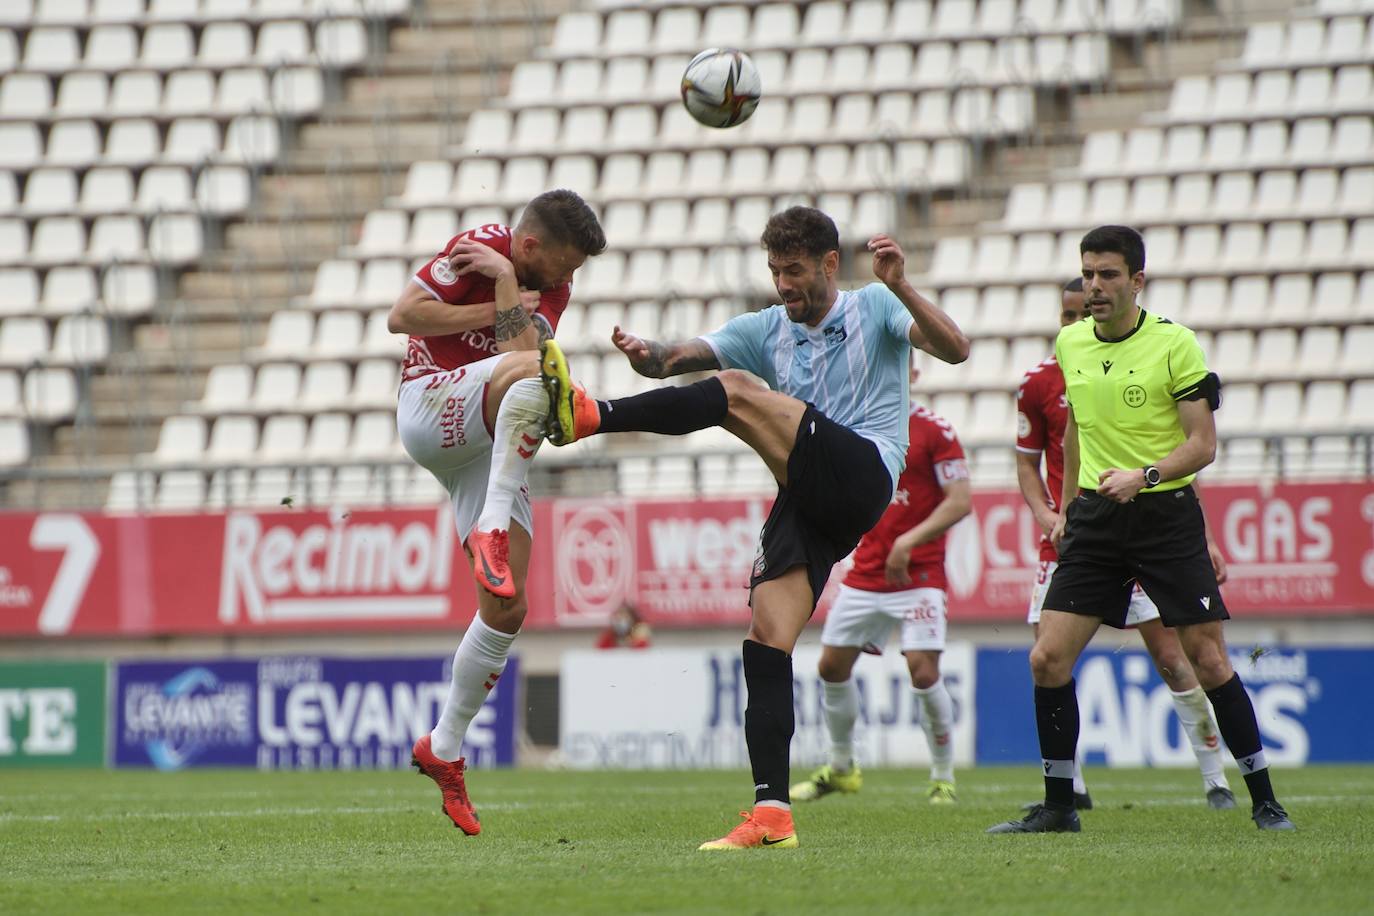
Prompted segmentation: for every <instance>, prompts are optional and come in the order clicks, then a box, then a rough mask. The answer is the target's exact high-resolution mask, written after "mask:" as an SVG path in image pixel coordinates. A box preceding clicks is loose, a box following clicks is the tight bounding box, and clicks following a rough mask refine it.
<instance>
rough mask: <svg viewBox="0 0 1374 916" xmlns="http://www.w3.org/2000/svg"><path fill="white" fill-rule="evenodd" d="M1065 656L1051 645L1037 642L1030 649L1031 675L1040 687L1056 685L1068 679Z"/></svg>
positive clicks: (1067, 665)
mask: <svg viewBox="0 0 1374 916" xmlns="http://www.w3.org/2000/svg"><path fill="white" fill-rule="evenodd" d="M1066 662H1067V656H1066V655H1065V654H1064V653H1063V652H1059V651H1057V650H1056V649H1055V648H1054V647H1053V646H1049V645H1046V644H1045V643H1044V642H1037V643H1036V644H1035V646H1034V647H1033V648H1032V649H1031V653H1030V667H1031V677H1032V678H1033V679H1034V680H1035V683H1036V684H1038V685H1040V686H1042V687H1057V686H1059V685H1060V684H1061V683H1063V682H1066V681H1067V680H1068V677H1067V674H1068V671H1067V669H1068V667H1069V664H1071V663H1067V664H1066Z"/></svg>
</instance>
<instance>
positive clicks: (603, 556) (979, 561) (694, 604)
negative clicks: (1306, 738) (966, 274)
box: [0, 483, 1374, 637]
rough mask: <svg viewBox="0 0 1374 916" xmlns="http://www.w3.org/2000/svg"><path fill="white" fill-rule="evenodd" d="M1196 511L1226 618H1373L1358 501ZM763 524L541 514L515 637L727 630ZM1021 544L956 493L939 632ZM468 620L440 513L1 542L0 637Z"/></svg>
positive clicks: (143, 527) (1373, 571)
mask: <svg viewBox="0 0 1374 916" xmlns="http://www.w3.org/2000/svg"><path fill="white" fill-rule="evenodd" d="M1205 501H1206V507H1207V515H1208V519H1209V523H1210V526H1211V528H1212V531H1213V533H1214V536H1215V537H1216V538H1217V540H1218V542H1219V543H1220V544H1221V545H1222V548H1223V552H1224V553H1225V554H1226V557H1227V559H1228V561H1229V562H1230V573H1231V579H1230V581H1229V582H1228V583H1227V585H1226V586H1225V594H1226V598H1227V603H1228V605H1230V607H1231V609H1232V611H1233V613H1234V614H1236V615H1239V616H1254V615H1275V616H1279V615H1282V616H1292V615H1303V616H1308V615H1311V616H1323V615H1350V614H1374V485H1371V484H1369V483H1321V484H1316V483H1314V484H1284V485H1275V486H1270V487H1260V486H1254V485H1246V486H1235V485H1219V484H1218V485H1210V486H1208V487H1207V490H1206V495H1205ZM767 512H768V500H766V499H701V500H681V501H677V500H675V501H665V500H645V501H621V500H546V501H541V502H539V503H537V504H536V507H535V527H536V538H535V551H534V558H533V561H532V563H531V573H530V581H529V595H530V615H529V618H528V620H527V622H526V626H528V627H532V628H543V629H550V628H560V627H587V626H598V625H600V624H602V623H604V621H605V619H606V615H607V614H608V613H609V612H610V611H611V610H612V609H614V608H615V607H616V606H617V605H618V604H620V603H621V602H624V601H629V602H633V603H634V604H636V605H637V606H638V607H639V608H640V610H641V611H642V612H643V613H644V615H645V616H646V618H647V619H648V620H649V621H651V622H652V623H653V624H654V625H656V626H660V627H677V626H706V625H714V624H729V625H735V624H740V623H743V622H744V621H745V620H747V618H748V607H747V599H748V593H747V591H746V589H745V583H746V582H747V580H748V573H749V567H750V564H751V563H752V561H753V558H754V550H755V544H756V540H757V537H758V531H759V528H760V527H761V526H762V524H763V519H764V518H765V516H766V515H767ZM1037 538H1038V531H1037V530H1036V529H1035V525H1034V522H1033V520H1032V519H1031V516H1030V513H1029V512H1028V511H1027V510H1026V509H1025V507H1024V505H1023V504H1022V502H1021V498H1020V496H1019V494H1017V493H1015V492H1013V491H1001V492H987V493H978V494H975V497H974V514H973V515H972V516H971V517H970V518H969V519H966V520H965V521H964V522H963V523H961V524H960V525H959V526H958V527H957V528H956V529H955V530H954V531H953V532H952V533H951V536H950V543H949V559H948V569H949V574H950V589H951V592H952V594H951V615H952V616H953V618H954V619H955V620H956V621H957V620H965V621H974V620H977V621H1002V620H1019V619H1022V618H1023V615H1024V613H1025V606H1026V600H1027V596H1028V594H1029V590H1030V583H1031V580H1032V578H1033V577H1034V574H1035V566H1036V561H1037V560H1036V558H1037ZM827 604H828V596H827V600H823V602H822V608H821V613H822V614H823V613H824V610H825V606H826V605H827ZM474 607H475V596H474V592H473V584H472V580H471V576H470V575H469V573H468V569H467V564H466V561H465V559H464V557H463V554H462V549H461V547H460V545H458V544H457V543H456V538H455V537H454V534H453V528H452V524H451V521H450V517H449V510H448V507H447V506H440V507H436V508H424V509H388V510H366V511H356V512H352V513H348V512H332V513H331V512H322V511H308V512H307V511H299V510H266V511H251V512H250V511H232V512H227V513H205V514H198V515H102V514H98V513H87V514H78V513H52V512H49V513H41V514H36V515H35V514H20V513H15V514H8V515H5V516H4V521H3V524H0V635H8V636H21V635H31V636H38V635H46V636H53V637H61V636H68V635H71V636H105V635H125V636H143V635H154V634H205V633H228V632H240V633H247V632H254V633H271V632H308V631H330V632H339V631H368V630H387V631H392V630H433V629H453V628H460V627H462V626H464V625H466V622H467V621H468V620H469V619H470V618H471V616H472V613H473V609H474Z"/></svg>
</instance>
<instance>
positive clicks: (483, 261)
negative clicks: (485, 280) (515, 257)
mask: <svg viewBox="0 0 1374 916" xmlns="http://www.w3.org/2000/svg"><path fill="white" fill-rule="evenodd" d="M448 263H449V266H450V267H452V268H453V272H454V273H456V274H458V276H460V277H461V276H462V275H463V274H468V273H479V274H481V275H482V276H484V277H490V278H492V279H493V280H495V279H497V278H498V277H501V276H503V275H505V274H510V275H511V276H514V274H515V268H514V267H513V266H512V265H511V262H510V259H509V258H507V257H506V256H505V255H503V254H501V252H499V251H497V250H496V249H495V248H492V247H490V246H489V245H483V244H482V243H481V242H478V241H475V240H473V239H459V240H458V241H456V242H454V243H453V248H452V249H450V250H449V253H448Z"/></svg>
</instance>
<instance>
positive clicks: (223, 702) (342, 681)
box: [111, 656, 518, 770]
mask: <svg viewBox="0 0 1374 916" xmlns="http://www.w3.org/2000/svg"><path fill="white" fill-rule="evenodd" d="M451 664H452V662H451V659H448V658H388V659H357V658H318V657H314V656H307V657H294V656H292V657H280V658H263V659H257V660H252V661H236V660H235V661H189V662H188V661H182V662H164V661H158V662H127V663H122V664H118V665H117V666H116V668H115V690H114V716H113V719H112V727H113V729H114V731H113V732H112V734H111V741H112V743H113V754H112V757H113V762H114V764H115V765H116V766H136V767H137V766H141V767H146V766H151V767H156V768H157V769H160V770H177V769H182V768H183V767H190V766H243V767H256V768H258V769H261V770H355V769H395V768H399V767H404V766H408V765H409V763H410V748H411V745H412V744H414V742H415V739H416V738H418V737H419V736H420V735H423V734H426V733H428V732H429V730H430V729H431V728H433V726H434V723H435V721H437V720H438V717H439V711H440V710H441V709H442V708H443V703H444V698H445V697H446V696H447V694H448V687H449V672H450V665H451ZM517 681H518V663H517V660H516V659H514V658H512V659H511V661H510V663H509V665H508V666H507V668H506V671H505V673H504V674H503V675H502V676H501V680H500V682H499V683H498V684H497V686H496V688H495V689H493V690H492V692H491V694H490V695H489V696H488V698H487V702H486V705H484V706H483V707H482V709H481V711H479V712H478V714H477V717H476V718H475V719H473V722H472V726H471V728H470V729H469V730H468V735H467V743H466V744H465V745H464V748H463V750H464V753H465V754H466V755H467V760H468V765H469V766H479V767H482V766H506V765H510V764H511V763H513V762H514V756H515V726H514V720H515V691H516V683H517Z"/></svg>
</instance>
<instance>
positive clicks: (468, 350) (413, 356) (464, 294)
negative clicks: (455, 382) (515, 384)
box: [401, 223, 572, 379]
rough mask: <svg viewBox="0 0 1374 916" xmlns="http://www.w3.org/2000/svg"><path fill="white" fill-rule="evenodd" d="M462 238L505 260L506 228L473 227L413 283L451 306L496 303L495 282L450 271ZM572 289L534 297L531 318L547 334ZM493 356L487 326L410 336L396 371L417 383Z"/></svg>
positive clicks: (492, 332)
mask: <svg viewBox="0 0 1374 916" xmlns="http://www.w3.org/2000/svg"><path fill="white" fill-rule="evenodd" d="M462 238H472V239H476V240H477V241H479V242H481V243H482V244H483V245H487V246H488V247H491V248H495V249H496V250H497V251H499V252H501V254H503V255H505V256H506V257H510V243H511V233H510V227H508V226H501V225H497V224H495V223H491V224H488V225H486V226H478V227H477V228H476V229H469V230H467V231H466V232H460V233H459V234H458V235H455V236H454V237H453V238H451V239H449V241H448V244H447V245H445V246H444V250H443V251H442V252H440V253H439V254H438V255H437V256H436V257H434V258H433V259H432V260H430V262H429V263H428V264H426V265H425V266H424V267H421V268H420V269H419V270H417V271H416V272H415V278H414V279H415V282H416V283H419V284H420V285H421V286H423V287H424V288H425V289H427V290H429V292H430V294H431V295H433V296H434V298H436V299H439V300H440V301H443V302H449V303H452V304H453V305H471V304H473V303H476V302H493V301H495V299H496V281H495V280H493V279H491V278H490V277H484V276H482V275H481V274H479V273H477V272H475V271H474V272H472V273H468V274H464V275H463V276H461V277H460V276H458V274H457V273H455V272H454V270H453V268H452V267H450V266H449V263H448V255H449V252H450V251H452V250H453V246H454V244H455V243H456V242H457V241H458V240H459V239H462ZM571 295H572V287H570V286H568V285H567V284H564V285H562V286H558V287H555V288H553V289H550V290H545V291H544V292H542V293H540V296H539V308H538V309H537V310H536V311H535V316H536V318H538V317H540V316H542V317H543V319H544V320H545V321H547V322H548V324H549V331H550V332H552V331H554V330H556V329H557V328H558V319H559V318H561V317H562V315H563V310H564V309H565V308H567V307H568V298H569V297H570V296H571ZM495 355H496V333H495V330H494V329H493V328H492V326H491V325H487V326H486V327H484V328H473V329H472V330H470V331H462V332H460V333H458V334H445V335H442V336H440V337H416V336H414V335H412V336H411V338H410V342H409V344H408V345H407V346H406V358H405V362H404V363H403V364H402V366H401V377H402V378H403V379H412V378H420V377H421V376H424V375H432V374H433V373H435V372H448V371H449V370H450V369H457V368H458V367H459V366H466V365H467V364H468V363H475V362H477V361H478V360H481V359H486V358H487V357H489V356H495Z"/></svg>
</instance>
